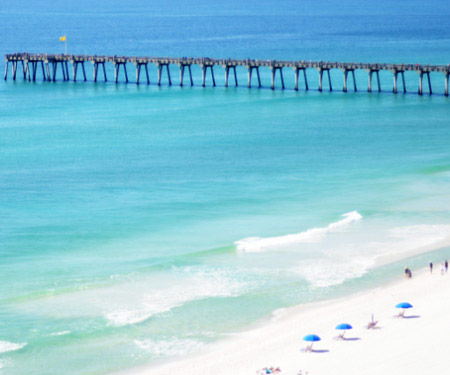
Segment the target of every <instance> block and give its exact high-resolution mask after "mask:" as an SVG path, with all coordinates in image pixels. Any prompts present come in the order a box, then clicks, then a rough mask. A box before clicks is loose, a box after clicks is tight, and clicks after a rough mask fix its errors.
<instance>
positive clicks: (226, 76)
mask: <svg viewBox="0 0 450 375" xmlns="http://www.w3.org/2000/svg"><path fill="white" fill-rule="evenodd" d="M224 68H225V87H228V77H229V75H230V69H233V72H234V84H235V86H236V87H237V86H238V79H237V74H236V66H234V65H226V66H224Z"/></svg>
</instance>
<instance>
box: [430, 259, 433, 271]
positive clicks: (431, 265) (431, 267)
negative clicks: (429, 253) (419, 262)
mask: <svg viewBox="0 0 450 375" xmlns="http://www.w3.org/2000/svg"><path fill="white" fill-rule="evenodd" d="M430 273H433V263H432V262H431V261H430Z"/></svg>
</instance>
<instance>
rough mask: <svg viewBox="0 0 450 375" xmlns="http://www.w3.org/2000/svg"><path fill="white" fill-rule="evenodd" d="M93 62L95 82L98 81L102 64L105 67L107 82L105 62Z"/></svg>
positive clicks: (104, 72)
mask: <svg viewBox="0 0 450 375" xmlns="http://www.w3.org/2000/svg"><path fill="white" fill-rule="evenodd" d="M93 64H94V82H97V78H98V67H99V65H101V66H102V67H103V77H104V79H105V82H107V81H108V78H107V77H106V68H105V62H104V61H94V62H93Z"/></svg>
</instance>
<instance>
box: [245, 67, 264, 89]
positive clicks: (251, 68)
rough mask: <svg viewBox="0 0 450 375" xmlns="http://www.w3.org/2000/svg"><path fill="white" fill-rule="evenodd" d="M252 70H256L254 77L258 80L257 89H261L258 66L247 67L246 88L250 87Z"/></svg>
mask: <svg viewBox="0 0 450 375" xmlns="http://www.w3.org/2000/svg"><path fill="white" fill-rule="evenodd" d="M253 69H254V70H256V76H257V78H258V87H261V76H260V75H259V67H258V66H247V70H248V88H251V87H252V73H253Z"/></svg>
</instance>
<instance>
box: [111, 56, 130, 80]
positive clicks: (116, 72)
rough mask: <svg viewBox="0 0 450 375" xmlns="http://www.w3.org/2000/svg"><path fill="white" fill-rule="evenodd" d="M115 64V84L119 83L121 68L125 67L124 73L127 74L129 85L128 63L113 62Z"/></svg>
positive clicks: (126, 78)
mask: <svg viewBox="0 0 450 375" xmlns="http://www.w3.org/2000/svg"><path fill="white" fill-rule="evenodd" d="M113 64H114V78H115V82H116V83H117V82H118V81H119V72H120V66H121V65H122V66H123V71H124V73H125V83H128V73H127V63H126V62H117V61H115V62H113Z"/></svg>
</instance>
